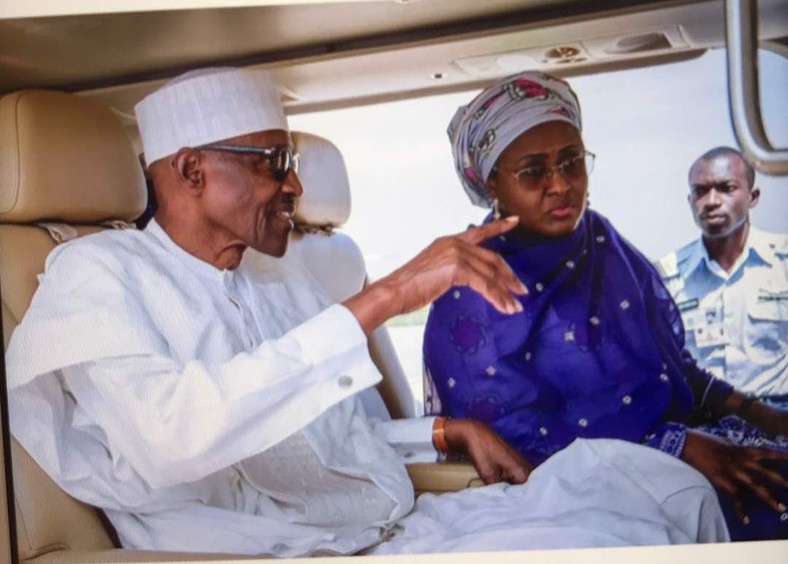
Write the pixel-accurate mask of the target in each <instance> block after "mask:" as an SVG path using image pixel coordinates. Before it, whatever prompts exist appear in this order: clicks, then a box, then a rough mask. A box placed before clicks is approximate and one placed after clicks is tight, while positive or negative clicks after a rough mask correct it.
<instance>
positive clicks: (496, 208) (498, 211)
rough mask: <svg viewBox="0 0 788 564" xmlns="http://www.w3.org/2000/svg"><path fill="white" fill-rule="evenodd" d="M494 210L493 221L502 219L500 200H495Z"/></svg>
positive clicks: (493, 203) (493, 202)
mask: <svg viewBox="0 0 788 564" xmlns="http://www.w3.org/2000/svg"><path fill="white" fill-rule="evenodd" d="M492 209H493V219H501V208H500V206H499V205H498V198H493V201H492Z"/></svg>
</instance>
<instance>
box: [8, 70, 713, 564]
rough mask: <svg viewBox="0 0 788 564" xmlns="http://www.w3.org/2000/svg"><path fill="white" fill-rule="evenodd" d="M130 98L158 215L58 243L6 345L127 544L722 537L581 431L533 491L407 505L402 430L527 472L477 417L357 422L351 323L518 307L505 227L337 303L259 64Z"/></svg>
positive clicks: (45, 459)
mask: <svg viewBox="0 0 788 564" xmlns="http://www.w3.org/2000/svg"><path fill="white" fill-rule="evenodd" d="M136 111H137V116H138V123H139V126H140V131H141V134H142V139H143V144H144V148H145V156H146V160H147V162H148V163H150V173H151V176H152V179H153V182H154V185H155V189H156V195H157V198H158V202H159V208H158V210H157V212H156V215H155V218H154V220H153V221H151V222H150V224H149V225H148V226H147V227H146V229H145V230H144V231H124V232H105V233H101V234H98V235H93V236H89V237H84V238H81V239H79V240H76V241H74V242H71V243H68V244H65V245H62V246H60V247H59V248H57V249H56V250H55V251H54V252H53V253H52V254H51V255H50V256H49V257H48V259H47V264H46V272H45V274H44V275H43V276H42V278H41V283H40V287H39V289H38V291H37V293H36V295H35V297H34V299H33V302H32V303H31V306H30V309H29V311H28V313H27V314H26V316H25V318H24V320H23V321H22V323H21V324H20V326H19V328H18V329H17V331H16V332H15V333H14V335H13V338H12V342H11V344H10V346H9V351H8V357H7V358H8V373H9V379H10V387H11V393H10V400H11V401H10V406H11V418H12V423H11V427H12V431H13V432H14V434H15V435H16V436H17V438H18V439H19V440H20V442H21V443H22V444H23V445H24V446H25V448H26V449H28V450H29V451H30V453H31V454H32V456H33V457H34V458H35V459H36V461H37V462H38V463H39V464H40V465H41V466H42V467H43V468H44V469H45V470H46V471H47V472H48V473H49V474H50V475H51V476H52V477H53V479H54V480H55V481H56V482H57V483H58V484H59V485H60V486H61V487H63V488H64V489H65V490H66V491H67V492H69V493H70V494H71V495H73V496H75V497H77V498H79V499H81V500H84V501H85V502H87V503H90V504H92V505H95V506H97V507H100V508H102V509H103V510H104V511H105V512H106V514H107V516H108V517H109V519H110V520H111V522H112V523H113V524H114V526H115V528H116V529H117V531H118V534H119V538H120V540H121V542H122V544H123V546H125V547H130V548H142V549H160V550H192V551H220V552H231V553H247V554H270V555H275V556H298V555H309V554H318V553H330V554H336V553H342V554H347V553H357V552H360V551H367V552H373V551H374V552H403V551H419V552H425V551H436V550H478V549H485V548H497V549H517V548H526V547H534V548H538V547H542V548H544V547H560V546H564V547H565V546H595V545H617V544H659V543H668V542H696V541H713V540H724V539H726V538H727V531H726V529H725V526H724V522H723V521H722V517H721V514H720V509H719V505H718V504H717V500H716V498H715V496H714V493H713V490H712V489H711V488H710V487H709V484H708V483H707V482H706V481H705V480H704V479H703V478H702V477H701V476H700V474H698V473H697V472H695V471H694V470H692V469H691V468H689V467H688V466H686V465H684V464H682V463H681V462H679V461H676V460H674V459H673V458H672V457H669V456H666V455H662V454H661V453H658V452H656V451H653V450H652V449H647V448H645V447H640V446H637V445H629V444H626V443H620V444H619V443H618V442H616V441H585V442H579V443H577V445H575V446H574V447H570V448H568V449H566V451H565V453H563V454H562V455H561V456H556V457H554V460H552V459H551V462H550V463H549V464H545V465H543V467H541V468H540V469H538V470H536V471H535V472H533V474H532V475H531V477H530V478H529V482H528V484H527V485H520V486H509V485H508V484H505V483H499V484H496V485H492V486H488V487H486V488H482V489H479V490H476V491H472V490H468V491H465V492H460V493H458V494H452V495H445V496H441V497H439V498H436V497H434V496H425V497H423V498H422V499H420V500H419V502H418V504H417V506H416V508H415V509H414V508H413V505H414V502H413V489H412V486H411V484H410V481H409V479H408V476H407V473H406V472H405V468H404V465H403V463H402V461H401V459H400V457H399V456H398V454H397V449H398V448H400V447H402V448H403V449H404V448H407V449H408V451H411V452H412V451H414V450H417V449H418V448H419V447H420V448H421V450H422V451H424V452H427V453H428V454H429V455H431V456H432V457H433V459H434V457H435V455H436V453H435V449H434V448H433V446H434V447H437V448H438V449H439V450H446V449H452V450H457V451H460V452H464V453H466V454H467V455H468V456H469V457H470V459H471V460H472V461H473V463H474V464H475V465H476V467H477V469H478V470H479V472H480V474H481V475H482V477H483V478H484V479H485V481H487V482H496V481H499V480H503V481H506V482H513V483H521V482H524V481H525V480H526V478H528V475H529V471H530V466H529V464H528V463H527V461H525V460H523V459H522V458H521V457H520V456H519V455H517V454H516V453H515V452H514V451H512V450H511V449H510V448H509V447H508V446H507V445H506V444H505V443H503V441H501V440H500V439H499V438H498V437H497V435H495V434H494V433H493V432H492V431H490V430H489V429H488V428H487V427H485V426H484V425H482V424H479V423H475V422H471V421H463V420H446V419H443V418H425V419H423V420H415V421H389V422H380V421H371V420H370V419H369V418H368V417H367V416H366V414H365V412H364V409H363V406H362V404H361V403H360V401H359V400H358V397H357V393H358V392H359V391H361V390H363V389H365V388H367V387H370V386H372V385H374V384H375V383H376V382H378V381H379V379H380V375H379V373H378V372H377V371H376V369H375V366H374V364H373V363H372V362H371V360H370V358H369V356H368V352H367V345H366V336H367V335H368V334H369V333H370V331H372V330H373V329H374V328H375V327H377V326H378V325H379V324H380V323H382V322H383V321H385V320H386V319H388V318H390V317H391V316H393V315H396V314H400V313H404V312H408V311H412V310H415V309H417V308H420V307H422V306H423V305H425V304H427V303H429V302H430V301H431V300H433V299H434V298H436V297H437V296H439V295H440V294H442V293H443V292H445V291H446V289H448V288H449V287H450V286H452V285H458V284H459V285H467V286H469V287H471V288H473V289H475V290H476V291H478V292H480V293H482V294H483V295H484V296H485V297H486V298H487V299H488V300H490V302H491V303H493V304H494V305H495V307H496V308H497V309H498V310H500V311H501V312H502V313H505V314H511V313H514V312H517V311H520V310H521V305H520V302H519V299H525V298H524V297H523V296H525V294H526V293H527V291H526V289H525V288H524V287H523V285H522V284H521V282H520V281H519V280H518V279H517V278H516V277H515V276H514V275H513V274H512V272H511V271H510V270H509V269H508V267H506V266H505V264H504V263H503V262H502V261H501V260H500V259H499V258H497V257H496V256H495V255H493V254H492V253H490V252H488V251H486V250H484V249H482V248H480V247H478V246H477V244H478V243H480V242H481V241H483V240H484V239H485V238H488V237H491V236H495V235H498V234H500V233H503V232H505V231H507V230H508V229H510V228H511V227H512V226H513V225H514V224H513V223H512V222H510V221H507V220H501V221H497V222H494V223H492V224H490V225H488V226H486V227H481V228H472V229H469V230H468V231H466V232H464V233H462V234H460V235H456V236H453V237H445V238H442V239H439V240H437V241H436V242H434V243H433V244H432V245H430V246H429V247H428V248H427V249H426V250H424V251H423V252H422V253H421V254H419V255H418V256H417V257H416V258H415V259H413V260H412V261H411V262H409V263H407V264H406V265H405V266H403V267H402V268H400V269H399V270H397V271H395V272H394V273H392V274H391V275H390V276H388V277H386V278H383V279H382V280H380V281H378V282H375V283H374V284H371V285H369V286H368V287H367V288H366V289H364V290H363V291H362V292H361V293H359V294H357V295H355V296H353V297H351V298H350V299H348V300H347V301H346V302H344V303H343V304H334V305H332V304H331V303H330V302H329V300H328V299H327V298H326V297H325V295H324V293H323V291H322V289H321V288H319V287H317V286H316V285H315V283H314V282H313V281H312V279H311V278H310V276H308V275H307V274H306V271H305V268H304V266H303V264H302V263H301V262H300V260H299V257H298V256H295V255H293V254H285V252H286V250H287V245H288V235H289V233H290V231H291V229H292V227H293V224H292V215H293V211H294V209H295V206H296V203H297V199H298V196H299V195H300V194H301V192H302V187H301V184H300V182H299V180H298V177H297V175H296V170H295V165H296V158H295V155H294V154H293V149H292V146H291V140H290V135H289V133H288V127H287V121H286V118H285V115H284V111H283V108H282V106H281V103H280V100H279V94H278V90H277V88H276V85H275V84H274V83H273V81H272V80H271V77H270V76H269V75H268V74H266V73H260V72H248V71H240V70H235V69H210V70H207V71H197V72H195V73H187V74H186V75H184V76H182V77H179V78H177V79H175V80H174V81H172V82H170V83H168V84H167V85H165V86H164V87H163V88H161V89H160V90H158V91H156V92H154V93H153V94H151V95H150V96H148V97H147V98H145V99H144V100H143V101H142V102H141V103H140V104H138V106H137V108H136ZM272 257H282V258H279V259H274V258H272ZM45 345H46V346H45ZM630 449H643V450H644V453H645V454H644V455H643V456H640V457H637V459H638V461H639V462H638V463H637V464H628V462H627V461H628V459H629V458H630V456H629V455H630V454H631V450H630Z"/></svg>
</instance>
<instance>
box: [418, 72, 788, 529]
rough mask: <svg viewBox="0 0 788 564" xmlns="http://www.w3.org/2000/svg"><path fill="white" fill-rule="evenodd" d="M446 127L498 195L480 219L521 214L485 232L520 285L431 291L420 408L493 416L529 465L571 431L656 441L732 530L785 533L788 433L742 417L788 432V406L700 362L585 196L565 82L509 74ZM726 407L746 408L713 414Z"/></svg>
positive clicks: (484, 193) (676, 318) (629, 250)
mask: <svg viewBox="0 0 788 564" xmlns="http://www.w3.org/2000/svg"><path fill="white" fill-rule="evenodd" d="M449 135H450V138H451V140H452V144H453V152H454V159H455V165H456V167H457V171H458V174H459V176H460V179H461V180H462V183H463V186H464V188H465V191H466V192H467V193H468V195H469V196H470V198H471V201H472V202H473V203H474V204H476V205H480V206H485V207H491V208H492V209H493V212H492V214H491V215H490V217H488V218H487V221H490V220H491V219H492V218H494V217H500V216H502V215H514V216H516V217H517V218H518V219H519V224H518V227H517V228H516V229H515V230H513V231H510V232H509V233H506V234H505V235H504V236H500V237H498V238H495V239H492V240H490V241H488V243H487V247H488V248H490V249H493V250H495V251H496V252H498V253H499V254H500V255H501V256H502V257H503V258H504V260H505V261H506V262H507V263H508V264H509V266H510V267H511V268H512V270H513V271H514V272H515V274H517V275H518V276H519V278H520V279H521V280H522V282H523V283H524V284H525V285H526V287H527V288H528V289H529V295H528V296H526V297H525V298H523V299H522V300H521V301H522V305H523V308H524V311H523V312H521V313H515V314H513V315H505V314H501V313H499V312H497V311H496V310H495V309H493V308H492V307H490V306H488V304H487V303H486V302H485V300H483V299H482V298H480V296H479V295H478V294H476V293H475V292H474V291H472V290H470V289H468V288H460V287H457V288H453V289H452V290H450V291H449V292H447V293H446V294H445V295H444V296H443V297H441V298H440V299H439V300H438V301H436V302H435V304H434V306H433V309H432V311H431V313H430V317H429V320H428V323H427V329H426V334H425V342H424V355H425V365H426V371H427V386H426V388H427V398H426V405H427V409H428V411H430V412H432V413H438V414H442V415H446V416H452V417H471V418H475V419H478V420H481V421H483V422H485V423H487V424H489V425H490V426H491V427H492V428H493V429H495V430H496V431H497V432H498V433H499V434H500V435H501V436H502V437H503V438H504V439H505V440H507V441H508V442H509V443H510V444H511V445H513V446H514V447H515V448H516V449H517V450H518V451H519V452H520V453H521V454H523V455H524V456H525V457H526V458H527V459H528V460H529V461H530V462H531V463H532V464H534V465H538V464H540V463H541V462H543V461H544V460H545V459H547V458H548V457H550V456H551V455H553V454H554V453H556V452H557V451H559V450H561V449H562V448H564V447H565V446H566V445H568V444H569V443H570V442H572V441H573V440H574V439H575V438H577V437H607V438H619V439H625V440H628V441H632V442H638V443H643V444H647V445H650V446H652V447H654V448H657V449H660V450H662V451H664V452H666V453H668V454H671V455H673V456H675V457H680V458H681V459H683V460H684V461H685V462H687V463H688V464H690V465H692V466H694V467H695V468H696V469H697V470H699V471H700V472H701V473H703V474H704V475H705V476H706V478H707V479H708V480H709V481H710V482H711V483H712V484H713V485H714V486H715V487H716V488H717V491H718V493H719V494H721V495H720V501H721V504H722V507H723V511H724V512H725V516H726V521H727V523H728V527H729V529H730V532H731V537H732V538H733V539H734V540H746V539H760V538H785V537H786V536H788V512H786V507H785V504H786V503H788V495H787V494H788V488H787V487H786V486H788V480H786V476H787V475H788V473H787V472H786V470H787V469H788V454H786V452H785V451H786V450H788V444H786V442H785V440H784V438H780V437H778V439H779V442H778V441H777V440H776V439H775V440H771V439H769V438H768V437H767V435H765V434H764V433H762V432H761V431H759V430H758V429H757V428H755V427H754V426H753V425H751V424H750V423H752V424H754V425H757V426H758V427H760V428H761V429H763V430H764V431H767V432H768V433H771V434H778V433H781V434H788V413H785V412H780V411H777V410H775V409H773V408H770V407H767V406H765V405H763V404H760V403H758V402H753V401H752V400H751V399H749V398H745V397H744V396H742V395H741V394H739V393H736V392H735V391H734V390H733V389H732V388H731V387H730V386H729V385H727V384H726V383H724V382H722V381H720V380H717V379H715V378H713V377H712V376H711V375H710V374H708V373H706V372H704V371H703V370H701V369H699V368H698V367H697V365H696V363H695V361H694V360H693V359H692V357H691V356H690V355H689V354H688V353H687V352H686V351H685V350H684V330H683V326H682V323H681V318H680V315H679V312H678V310H677V309H676V306H675V304H674V303H673V301H672V299H671V298H670V296H669V294H668V292H667V291H666V289H665V288H664V287H663V285H662V283H661V280H660V278H659V276H658V274H657V273H656V271H655V270H654V269H653V267H652V266H651V264H650V263H649V261H648V260H647V259H646V258H645V257H644V256H643V255H642V254H640V253H639V252H638V251H637V250H636V249H635V248H634V247H633V246H632V245H631V244H629V243H628V242H627V241H626V240H625V239H624V238H623V237H621V235H620V234H619V233H618V232H617V231H616V230H615V229H614V228H613V227H612V226H611V225H610V223H609V222H608V221H607V220H606V219H605V218H604V217H602V216H601V215H600V214H598V213H596V212H594V211H591V210H589V209H588V190H587V187H588V172H590V169H591V165H592V164H593V159H594V155H593V154H592V153H590V152H589V151H587V150H586V149H585V147H584V145H583V140H582V137H581V120H580V107H579V104H578V101H577V98H576V96H575V94H574V92H573V91H572V90H571V88H570V87H569V85H568V84H566V83H565V82H563V81H561V80H559V79H556V78H553V77H550V76H547V75H544V74H541V73H535V72H527V73H523V74H520V75H517V76H513V77H508V78H505V79H502V80H500V81H498V82H497V83H495V84H493V85H492V86H490V87H489V88H488V89H486V90H485V91H483V92H482V93H481V94H480V95H479V96H477V97H476V98H475V99H474V100H473V101H472V102H471V103H470V104H468V105H467V106H465V107H462V108H460V109H459V110H458V112H457V114H456V115H455V117H454V119H453V120H452V123H451V125H450V126H449ZM733 413H736V414H738V415H740V416H741V417H743V418H744V419H740V418H738V417H736V418H734V417H728V418H725V419H721V418H722V417H724V416H726V415H730V414H733ZM745 420H746V421H745ZM747 421H749V423H748V422H747ZM703 423H707V424H706V425H702V424H703ZM712 436H714V437H716V438H712ZM765 445H769V446H772V447H775V448H762V447H763V446H765ZM779 451H783V452H779Z"/></svg>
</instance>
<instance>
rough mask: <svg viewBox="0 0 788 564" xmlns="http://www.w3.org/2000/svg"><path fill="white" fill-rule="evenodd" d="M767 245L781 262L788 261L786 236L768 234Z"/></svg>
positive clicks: (787, 236) (787, 238)
mask: <svg viewBox="0 0 788 564" xmlns="http://www.w3.org/2000/svg"><path fill="white" fill-rule="evenodd" d="M767 245H768V246H769V250H771V251H772V252H773V253H774V254H775V256H776V257H777V258H779V259H781V260H788V235H783V234H782V233H769V240H768V243H767Z"/></svg>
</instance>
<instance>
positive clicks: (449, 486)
mask: <svg viewBox="0 0 788 564" xmlns="http://www.w3.org/2000/svg"><path fill="white" fill-rule="evenodd" d="M406 468H407V470H408V475H409V476H410V480H411V482H413V489H414V490H415V492H416V495H417V496H418V495H420V494H422V493H425V492H432V493H436V494H439V493H446V492H456V491H459V490H464V489H465V488H475V487H479V486H483V485H484V482H482V480H481V478H479V474H478V473H477V472H476V468H474V467H473V464H471V463H469V462H424V463H418V464H408V465H407V466H406Z"/></svg>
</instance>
